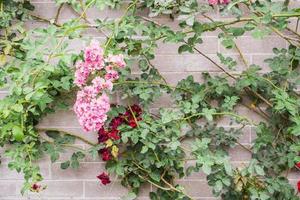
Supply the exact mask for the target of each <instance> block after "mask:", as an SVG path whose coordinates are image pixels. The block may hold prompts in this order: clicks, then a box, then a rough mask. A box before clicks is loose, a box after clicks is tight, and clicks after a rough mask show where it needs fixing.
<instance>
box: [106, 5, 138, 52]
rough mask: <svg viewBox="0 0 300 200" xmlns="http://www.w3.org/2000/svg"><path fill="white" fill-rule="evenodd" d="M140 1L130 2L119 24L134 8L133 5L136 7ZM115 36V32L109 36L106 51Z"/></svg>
mask: <svg viewBox="0 0 300 200" xmlns="http://www.w3.org/2000/svg"><path fill="white" fill-rule="evenodd" d="M137 3H138V0H135V1H134V2H133V3H131V4H129V6H128V7H127V8H126V11H125V13H124V15H123V16H122V17H121V18H120V20H119V21H118V25H119V24H120V23H121V22H122V21H123V20H124V18H125V17H126V15H127V14H128V12H129V10H130V9H131V8H132V7H135V6H136V4H137ZM113 36H114V33H111V36H110V37H109V38H108V40H107V42H106V43H105V46H104V51H106V50H107V47H108V46H109V44H110V42H111V40H112V38H113Z"/></svg>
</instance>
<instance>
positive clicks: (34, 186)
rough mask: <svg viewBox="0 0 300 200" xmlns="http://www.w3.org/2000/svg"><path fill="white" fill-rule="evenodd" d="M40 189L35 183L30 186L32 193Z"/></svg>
mask: <svg viewBox="0 0 300 200" xmlns="http://www.w3.org/2000/svg"><path fill="white" fill-rule="evenodd" d="M40 188H41V186H40V185H38V184H36V183H34V184H33V185H32V186H31V189H32V190H34V191H37V190H39V189H40Z"/></svg>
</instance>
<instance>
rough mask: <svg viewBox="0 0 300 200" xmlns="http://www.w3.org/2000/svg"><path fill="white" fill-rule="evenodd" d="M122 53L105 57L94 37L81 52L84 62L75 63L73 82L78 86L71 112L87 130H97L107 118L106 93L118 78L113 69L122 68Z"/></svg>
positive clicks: (108, 106)
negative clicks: (72, 111) (82, 52)
mask: <svg viewBox="0 0 300 200" xmlns="http://www.w3.org/2000/svg"><path fill="white" fill-rule="evenodd" d="M125 66H126V63H125V61H124V58H123V55H108V56H107V57H105V56H104V51H103V49H102V48H101V47H100V44H99V42H98V41H96V40H93V41H92V42H91V43H90V45H89V46H88V47H86V48H85V51H84V61H79V62H77V63H76V71H75V80H74V83H75V84H76V85H77V86H78V87H80V90H79V91H78V93H77V98H76V102H75V104H74V111H75V113H76V115H77V118H78V121H79V123H80V125H81V126H82V127H83V129H84V130H85V131H86V132H89V131H98V130H100V129H101V128H102V126H103V125H104V123H105V121H106V119H107V112H108V111H109V109H110V102H109V97H108V96H107V94H106V93H107V92H109V91H111V90H112V89H113V82H114V81H115V80H117V79H118V78H119V73H118V71H117V70H116V69H118V68H124V67H125Z"/></svg>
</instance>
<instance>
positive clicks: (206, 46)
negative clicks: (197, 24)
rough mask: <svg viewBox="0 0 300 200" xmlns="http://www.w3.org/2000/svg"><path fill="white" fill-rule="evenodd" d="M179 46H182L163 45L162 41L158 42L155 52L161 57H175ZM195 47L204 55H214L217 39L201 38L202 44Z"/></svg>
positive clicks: (212, 37)
mask: <svg viewBox="0 0 300 200" xmlns="http://www.w3.org/2000/svg"><path fill="white" fill-rule="evenodd" d="M181 45H182V44H175V43H163V42H162V41H158V49H157V50H156V51H155V52H156V53H157V54H161V55H166V54H167V55H170V54H171V55H177V54H178V48H179V47H180V46H181ZM196 47H197V48H199V49H201V51H203V52H204V53H216V52H217V51H218V39H217V37H214V36H207V37H203V43H202V44H198V45H196ZM184 54H189V53H184Z"/></svg>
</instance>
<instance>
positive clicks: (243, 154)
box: [228, 145, 251, 162]
mask: <svg viewBox="0 0 300 200" xmlns="http://www.w3.org/2000/svg"><path fill="white" fill-rule="evenodd" d="M244 146H245V147H247V148H249V147H250V146H249V145H244ZM228 153H229V156H230V160H231V161H239V162H247V161H249V160H250V159H251V154H250V152H248V151H247V150H245V149H244V148H242V147H240V146H235V147H234V148H230V149H229V150H228Z"/></svg>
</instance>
